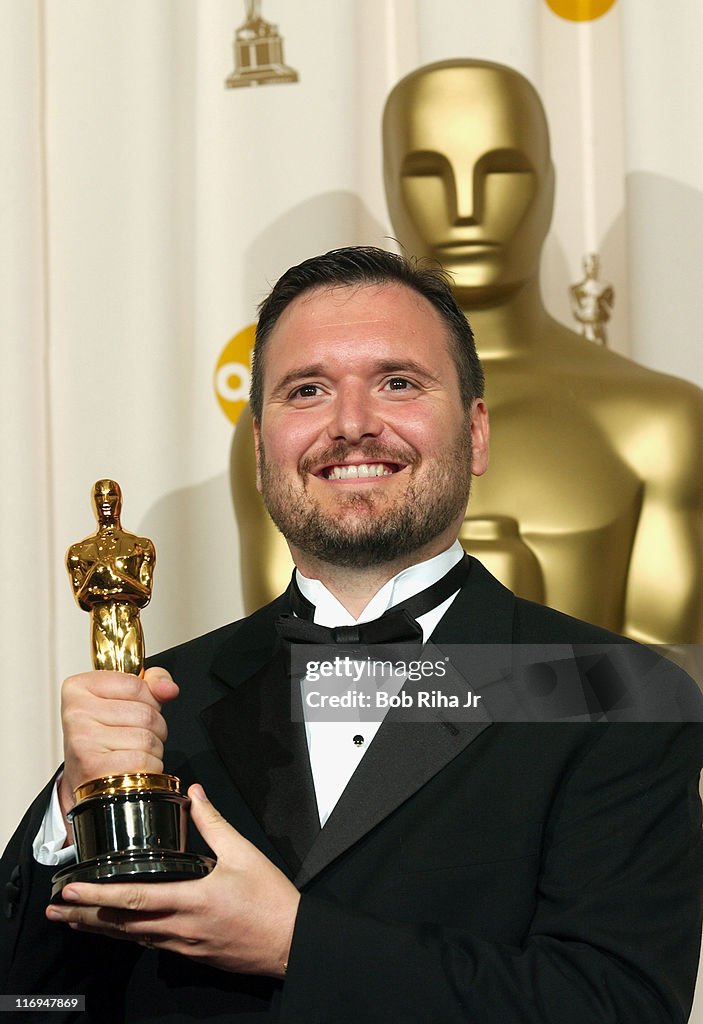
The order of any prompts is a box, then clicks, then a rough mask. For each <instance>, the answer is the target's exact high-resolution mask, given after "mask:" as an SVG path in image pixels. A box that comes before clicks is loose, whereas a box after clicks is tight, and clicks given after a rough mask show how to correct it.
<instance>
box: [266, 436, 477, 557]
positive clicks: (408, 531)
mask: <svg viewBox="0 0 703 1024" xmlns="http://www.w3.org/2000/svg"><path fill="white" fill-rule="evenodd" d="M352 451H353V453H354V454H355V455H356V456H357V457H358V456H359V455H361V456H363V458H364V459H367V460H370V461H373V462H386V463H393V462H395V463H400V464H407V466H408V471H409V472H410V473H411V474H412V473H414V471H415V467H416V466H418V465H419V464H420V463H421V460H420V458H419V457H418V456H417V454H416V453H415V452H414V451H413V449H407V450H405V449H403V450H401V449H395V450H394V451H391V450H390V449H387V448H384V447H382V446H381V445H379V444H378V443H377V442H373V441H372V442H368V443H362V444H360V445H355V446H350V445H347V444H344V443H343V442H340V443H338V444H336V445H334V446H333V447H332V448H330V449H329V450H328V451H326V452H323V453H321V454H320V455H316V457H315V463H316V464H317V465H318V466H319V465H321V464H326V465H332V464H334V463H343V462H344V461H345V460H346V458H347V457H348V455H349V453H350V452H352ZM259 455H260V470H261V494H262V497H263V500H264V504H265V505H266V508H267V509H268V512H269V515H270V516H271V518H272V519H273V521H274V523H275V524H276V526H277V527H278V528H279V530H280V531H281V533H282V534H283V536H284V537H285V538H286V540H287V541H289V542H290V543H291V544H292V545H293V546H294V547H297V548H299V549H300V550H302V551H305V552H306V553H308V554H309V555H312V556H314V557H315V558H317V559H319V560H320V561H323V562H328V563H330V564H331V565H336V566H340V567H344V568H358V569H363V568H367V567H369V566H372V565H383V564H386V563H388V562H393V561H396V560H397V559H401V558H404V557H406V556H407V555H410V554H412V553H413V552H415V551H418V550H419V549H421V548H423V547H424V546H425V545H426V544H429V543H430V542H431V541H432V540H434V539H435V537H438V536H439V535H440V534H441V533H443V532H444V531H445V530H446V529H447V527H449V526H450V525H451V524H452V523H453V522H454V521H455V520H456V519H457V518H458V516H459V515H460V514H462V513H463V512H464V510H465V509H466V504H467V502H468V499H469V490H470V487H471V437H470V434H469V431H468V430H466V431H462V433H461V435H460V437H459V438H458V439H457V441H456V442H455V443H454V445H453V446H452V447H451V448H450V449H448V450H447V451H446V452H445V453H444V454H443V455H442V456H441V457H437V458H436V459H435V460H434V462H433V464H432V465H431V467H430V469H429V470H428V471H427V472H426V473H425V474H423V475H422V477H421V479H414V478H413V476H411V478H410V482H409V484H408V487H407V489H406V491H405V493H404V494H401V495H398V496H397V497H393V498H388V497H386V495H385V494H383V493H382V491H381V486H382V485H379V487H378V488H377V489H376V488H375V489H374V491H375V493H374V492H373V491H371V492H370V491H369V488H368V485H364V487H363V489H359V490H357V491H354V490H352V488H353V486H354V485H353V484H341V485H338V484H334V483H330V485H329V486H330V487H339V491H338V493H336V502H335V503H334V504H333V505H332V507H330V509H329V511H326V510H325V511H323V509H322V507H321V506H320V504H319V503H318V502H317V501H316V500H315V499H313V498H311V497H310V494H309V493H308V490H307V487H306V486H305V483H303V485H302V486H301V487H300V488H299V489H295V488H294V487H293V486H292V485H291V484H290V483H289V482H288V481H286V482H283V481H282V480H281V479H280V477H279V475H278V473H277V471H276V468H275V466H270V465H269V464H268V463H267V461H266V453H265V449H264V447H263V445H261V448H260V453H259ZM311 463H312V460H305V459H304V460H302V461H301V464H300V467H299V470H300V473H301V477H302V480H303V481H305V480H306V476H305V473H306V469H305V467H306V465H310V464H311ZM347 489H349V493H345V491H346V490H347Z"/></svg>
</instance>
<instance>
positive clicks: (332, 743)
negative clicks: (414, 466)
mask: <svg viewBox="0 0 703 1024" xmlns="http://www.w3.org/2000/svg"><path fill="white" fill-rule="evenodd" d="M463 557H464V550H463V548H462V546H461V544H460V543H459V541H455V542H454V544H452V546H451V547H450V548H448V549H447V550H446V551H443V552H442V553H441V554H439V555H435V557H434V558H430V559H428V560H427V561H426V562H419V563H418V564H417V565H411V566H410V567H409V568H408V569H403V571H402V572H399V573H398V575H397V576H394V577H393V579H391V580H389V581H388V583H386V584H384V585H383V586H382V587H381V589H380V590H379V591H378V592H377V593H376V594H375V595H374V596H373V597H372V598H371V600H370V601H369V603H368V604H367V605H366V607H365V608H364V610H363V612H362V613H361V615H360V616H359V618H358V619H355V618H354V617H353V615H351V614H350V613H349V612H348V611H347V610H346V608H344V607H343V605H341V604H340V603H339V601H338V600H337V598H336V597H335V596H334V594H331V593H330V591H329V590H328V589H327V587H325V586H324V585H323V584H322V583H320V581H319V580H310V579H307V578H306V577H305V576H303V575H302V574H301V573H300V572H298V571H297V570H296V579H297V582H298V586H299V587H300V591H301V593H302V594H303V596H304V597H306V598H307V599H308V601H310V603H311V604H313V605H314V606H315V615H314V619H313V621H314V622H316V623H317V624H318V625H320V626H353V625H354V623H355V622H370V621H371V620H372V619H377V618H379V616H381V615H383V613H384V612H385V611H387V610H388V609H389V608H392V607H393V606H394V605H396V604H400V603H401V601H407V600H408V599H409V598H411V597H414V596H415V594H419V593H420V591H421V590H426V589H427V587H431V586H432V584H433V583H436V582H437V581H438V580H440V579H441V578H442V577H443V576H445V575H446V574H447V573H448V572H449V570H450V569H451V568H452V567H453V566H454V565H456V563H457V562H459V561H460V560H461V559H462V558H463ZM457 593H458V590H457V591H456V593H454V594H452V596H451V597H448V598H447V599H446V601H443V602H442V603H441V604H440V605H437V607H436V608H433V609H432V610H431V611H429V612H425V614H424V615H420V616H419V617H418V620H417V621H418V624H419V625H420V627H421V628H422V638H423V641H425V642H426V641H427V639H428V638H429V637H430V635H431V634H432V632H433V631H434V629H435V627H436V625H437V623H438V622H439V620H440V619H441V618H442V616H443V615H444V613H445V612H446V610H447V608H448V607H449V605H450V604H451V603H452V601H453V600H454V598H455V597H456V595H457ZM403 683H404V680H403V679H402V678H400V679H399V680H398V690H400V689H401V688H402V686H403ZM384 689H386V690H388V689H389V688H388V685H386V686H385V687H384ZM304 711H305V708H304ZM386 713H387V712H386V711H385V710H381V711H379V718H378V720H376V721H371V722H370V721H366V720H365V721H360V720H357V721H356V722H355V721H349V720H346V721H343V722H320V721H311V720H309V718H308V717H306V721H305V734H306V736H307V741H308V753H309V754H310V767H311V769H312V777H313V782H314V785H315V796H316V798H317V810H318V814H319V815H320V825H324V824H325V822H326V821H327V819H328V818H329V816H330V814H331V813H332V811H333V809H334V806H335V804H336V803H337V801H338V800H339V798H340V796H341V795H342V793H343V792H344V790H345V788H346V786H347V783H348V782H349V780H350V778H351V777H352V775H353V774H354V772H355V771H356V769H357V767H358V765H359V763H360V762H361V759H362V757H363V756H364V754H365V753H366V751H367V750H368V749H369V745H370V744H371V742H372V740H373V738H374V736H375V735H376V733H377V732H378V730H379V728H380V726H381V722H382V721H383V719H384V718H385V715H386ZM360 717H361V716H359V718H360ZM345 718H347V719H348V712H345ZM360 740H361V742H360Z"/></svg>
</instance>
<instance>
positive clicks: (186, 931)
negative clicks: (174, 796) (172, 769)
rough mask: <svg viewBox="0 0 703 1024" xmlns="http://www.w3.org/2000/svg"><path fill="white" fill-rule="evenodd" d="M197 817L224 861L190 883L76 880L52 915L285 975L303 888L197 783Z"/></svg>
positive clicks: (230, 965)
mask: <svg viewBox="0 0 703 1024" xmlns="http://www.w3.org/2000/svg"><path fill="white" fill-rule="evenodd" d="M188 795H189V796H190V798H191V801H192V803H191V817H192V820H193V823H194V824H195V825H196V827H197V828H198V831H199V832H200V834H201V835H202V837H203V839H204V840H205V842H206V843H207V844H208V846H209V847H210V848H211V849H212V850H213V851H214V853H215V854H216V855H217V866H216V867H215V869H214V870H213V871H212V872H211V874H209V875H208V876H207V877H206V878H202V879H195V880H192V881H189V882H157V883H142V884H138V883H132V882H120V883H119V884H115V885H99V884H87V883H74V882H72V883H71V884H70V885H68V886H66V888H65V889H64V890H63V894H62V895H63V899H64V900H65V901H66V902H67V905H61V904H59V905H56V904H54V905H52V906H50V907H48V908H47V911H46V915H47V917H48V918H49V920H51V921H63V922H66V923H68V924H69V925H70V926H71V927H72V928H76V929H77V930H79V931H88V932H99V933H101V934H102V935H107V936H109V937H111V938H115V939H128V940H131V941H133V942H138V943H140V944H141V945H143V946H149V947H155V948H156V949H167V950H170V951H171V952H173V953H181V954H182V955H183V956H188V957H192V958H193V959H195V960H198V961H200V962H201V963H206V964H209V965H210V966H211V967H219V968H220V969H221V970H223V971H237V972H240V973H245V974H265V975H269V976H271V977H283V975H284V974H285V964H286V963H287V961H288V953H289V950H290V944H291V939H292V937H293V928H294V925H295V917H296V914H297V912H298V903H299V902H300V894H299V892H298V890H297V889H296V888H295V886H294V885H293V883H292V882H290V881H289V880H288V878H286V876H285V875H284V874H283V873H282V872H281V871H279V870H278V868H277V867H275V866H274V865H273V864H272V863H271V861H270V860H268V859H267V858H266V857H265V856H264V855H263V853H261V851H260V850H257V848H256V847H255V846H253V845H252V844H251V843H250V842H248V841H247V840H246V839H244V838H243V836H241V835H240V834H239V833H238V832H237V831H235V829H233V828H232V826H231V825H229V824H228V823H227V822H226V821H225V819H224V818H223V817H222V815H221V814H219V813H218V811H216V810H215V808H214V807H213V805H212V804H211V803H210V801H209V800H208V799H207V797H206V796H205V793H204V792H203V790H202V788H201V787H200V786H197V785H196V786H191V787H190V789H189V791H188Z"/></svg>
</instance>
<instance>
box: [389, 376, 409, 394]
mask: <svg viewBox="0 0 703 1024" xmlns="http://www.w3.org/2000/svg"><path fill="white" fill-rule="evenodd" d="M412 386H413V385H412V384H411V383H410V381H409V380H406V379H405V377H390V378H389V379H388V380H387V381H386V387H387V388H388V390H389V391H410V389H411V388H412Z"/></svg>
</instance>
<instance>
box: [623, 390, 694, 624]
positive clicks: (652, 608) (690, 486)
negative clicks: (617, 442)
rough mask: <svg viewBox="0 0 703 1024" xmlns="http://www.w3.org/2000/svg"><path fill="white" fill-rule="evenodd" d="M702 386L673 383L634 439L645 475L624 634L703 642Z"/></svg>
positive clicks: (633, 457) (632, 453) (634, 453)
mask: <svg viewBox="0 0 703 1024" xmlns="http://www.w3.org/2000/svg"><path fill="white" fill-rule="evenodd" d="M702 438H703V392H701V391H700V390H699V389H698V388H696V387H695V386H694V385H692V384H688V383H686V382H684V381H675V382H671V383H670V384H669V386H668V387H667V388H666V389H662V393H661V394H660V395H657V396H655V401H654V402H653V404H652V409H651V415H650V417H649V419H648V421H647V423H646V426H645V427H644V428H643V429H640V430H638V432H637V434H636V436H634V437H633V438H632V439H631V440H630V441H629V442H628V443H629V451H628V455H629V458H630V461H631V463H632V465H633V466H634V468H635V469H636V471H637V472H638V474H639V476H640V478H641V479H642V481H643V498H642V509H641V514H640V518H639V523H638V528H637V533H636V536H635V541H634V546H633V550H632V558H631V564H630V572H629V574H628V585H627V593H626V602H625V625H624V632H625V633H627V635H628V636H631V637H634V638H635V639H639V640H642V641H645V642H650V643H700V642H701V641H703V445H702V444H701V439H702Z"/></svg>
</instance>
